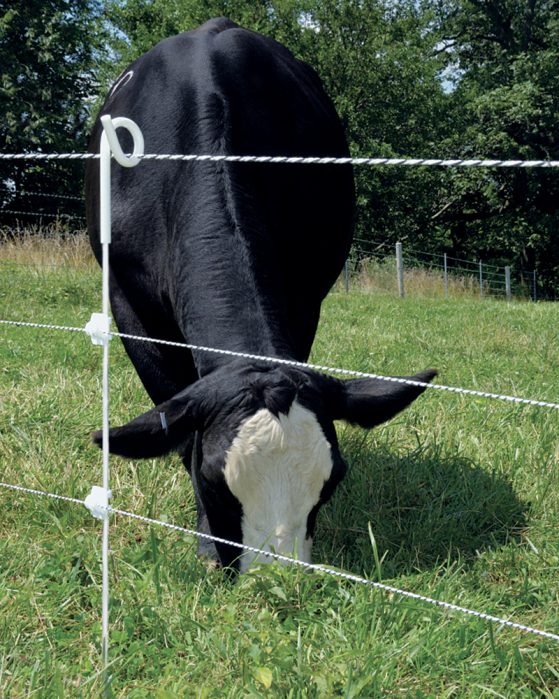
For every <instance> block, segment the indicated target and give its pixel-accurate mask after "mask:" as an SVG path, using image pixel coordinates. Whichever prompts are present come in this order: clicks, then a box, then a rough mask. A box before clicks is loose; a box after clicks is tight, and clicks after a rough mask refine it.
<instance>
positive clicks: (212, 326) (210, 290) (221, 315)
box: [175, 233, 301, 375]
mask: <svg viewBox="0 0 559 699" xmlns="http://www.w3.org/2000/svg"><path fill="white" fill-rule="evenodd" d="M241 243H242V241H239V239H238V237H236V236H234V235H232V234H231V233H226V234H223V235H214V236H211V235H208V236H206V238H205V240H203V244H200V241H198V244H195V245H192V244H188V243H186V242H185V243H184V245H185V246H186V248H187V249H186V250H185V252H186V254H187V256H188V259H189V260H190V264H189V266H188V278H181V276H180V275H181V270H178V274H179V291H178V294H177V296H178V297H176V301H175V307H176V308H177V307H178V311H179V315H180V324H181V329H182V331H183V334H184V336H185V338H186V339H187V341H188V342H189V343H190V344H194V345H198V346H204V347H213V348H216V349H223V350H230V351H234V352H241V353H247V354H256V355H261V356H271V357H279V358H284V359H300V358H301V357H300V356H298V352H297V351H296V350H295V348H294V346H293V343H292V340H291V337H290V327H289V319H288V317H287V316H288V314H287V310H286V307H285V305H286V304H285V297H284V293H283V289H282V288H281V284H282V282H281V279H280V277H279V274H278V272H277V265H278V264H279V262H278V260H273V259H271V256H270V254H269V252H265V253H264V256H265V257H266V258H267V259H264V260H261V259H260V258H259V259H258V262H257V260H256V259H255V258H254V254H253V253H254V251H253V252H251V251H249V250H248V248H246V247H245V246H244V245H243V244H241ZM274 265H276V267H274ZM263 269H264V270H266V273H264V272H263V271H262V270H263ZM184 274H185V275H186V271H185V272H184ZM194 358H195V362H196V366H197V369H198V371H199V373H200V374H201V375H205V374H207V373H210V372H211V371H213V370H214V369H216V368H218V367H220V366H223V364H224V363H227V362H230V361H231V357H229V356H224V355H219V354H215V353H209V352H201V351H195V352H194Z"/></svg>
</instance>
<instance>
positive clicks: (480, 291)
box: [479, 260, 483, 298]
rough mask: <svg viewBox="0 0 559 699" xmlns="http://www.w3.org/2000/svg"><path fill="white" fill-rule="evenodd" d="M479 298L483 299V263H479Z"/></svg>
mask: <svg viewBox="0 0 559 699" xmlns="http://www.w3.org/2000/svg"><path fill="white" fill-rule="evenodd" d="M479 297H480V298H483V262H482V261H481V260H480V261H479Z"/></svg>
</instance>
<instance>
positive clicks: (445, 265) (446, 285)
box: [443, 252, 448, 299]
mask: <svg viewBox="0 0 559 699" xmlns="http://www.w3.org/2000/svg"><path fill="white" fill-rule="evenodd" d="M443 266H444V297H445V299H447V298H448V258H447V254H446V252H445V253H443Z"/></svg>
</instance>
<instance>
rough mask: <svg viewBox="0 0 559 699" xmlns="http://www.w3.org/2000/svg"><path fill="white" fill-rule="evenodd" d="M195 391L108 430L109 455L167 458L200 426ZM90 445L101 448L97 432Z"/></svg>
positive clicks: (186, 392) (100, 438) (198, 403)
mask: <svg viewBox="0 0 559 699" xmlns="http://www.w3.org/2000/svg"><path fill="white" fill-rule="evenodd" d="M197 393H198V391H195V390H192V388H188V389H186V390H185V391H183V392H182V393H178V394H177V395H176V396H174V397H173V398H171V400H168V401H166V402H165V403H161V404H160V405H158V406H156V407H155V408H153V409H152V410H148V412H147V413H144V414H143V415H140V416H139V417H137V418H135V419H134V420H131V421H130V422H128V423H127V424H126V425H122V426H121V427H113V428H111V429H110V430H109V451H110V452H111V454H118V455H120V456H126V457H128V458H130V459H147V458H151V457H155V456H162V455H163V454H167V453H168V452H170V451H171V450H172V449H174V448H175V447H177V446H178V445H179V444H181V443H182V442H183V441H184V440H185V439H186V438H187V437H188V435H189V433H192V432H194V431H196V430H197V429H199V428H200V427H201V426H202V425H203V415H202V409H201V402H200V401H199V400H198V396H197ZM92 437H93V441H94V442H95V444H97V446H99V447H100V446H101V445H102V432H101V430H99V431H97V432H94V433H93V435H92Z"/></svg>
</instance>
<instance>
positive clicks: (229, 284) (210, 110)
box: [87, 19, 354, 356]
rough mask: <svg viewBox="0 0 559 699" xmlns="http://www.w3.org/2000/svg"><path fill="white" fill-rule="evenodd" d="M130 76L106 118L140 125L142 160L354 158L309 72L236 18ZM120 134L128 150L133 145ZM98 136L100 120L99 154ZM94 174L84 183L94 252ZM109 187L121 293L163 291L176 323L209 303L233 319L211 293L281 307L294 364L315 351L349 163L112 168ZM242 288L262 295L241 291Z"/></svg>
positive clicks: (341, 236) (348, 208) (347, 208)
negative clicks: (155, 156)
mask: <svg viewBox="0 0 559 699" xmlns="http://www.w3.org/2000/svg"><path fill="white" fill-rule="evenodd" d="M123 75H124V76H125V79H124V80H120V81H117V83H116V88H113V91H112V93H111V94H110V95H109V97H108V99H107V101H106V103H105V105H104V107H103V109H102V111H101V114H111V115H112V116H113V117H116V116H127V117H129V118H131V119H133V120H134V121H136V122H137V123H138V125H139V126H140V128H141V129H142V131H143V133H144V138H145V143H146V151H147V152H148V153H196V154H242V155H244V154H248V155H288V156H289V155H303V156H304V155H311V156H344V155H347V146H346V143H345V138H344V135H343V131H342V127H341V124H340V122H339V119H338V117H337V115H336V113H335V110H334V108H333V106H332V104H331V102H330V100H329V98H328V97H327V96H326V94H325V93H324V91H323V89H322V87H321V84H320V81H319V79H318V77H317V76H316V74H315V73H314V71H313V70H312V69H311V68H310V67H308V66H307V65H306V64H304V63H302V62H300V61H297V60H296V59H295V58H294V57H293V56H292V54H291V53H290V52H289V51H288V50H287V49H285V48H284V47H282V46H281V45H279V44H277V43H276V42H275V41H273V40H271V39H269V38H266V37H263V36H261V35H259V34H256V33H253V32H250V31H247V30H244V29H241V28H239V27H237V26H236V25H235V24H233V23H232V22H229V21H228V20H224V19H222V20H212V21H211V22H208V23H207V24H206V25H203V26H202V27H201V28H199V29H197V30H194V31H192V32H188V33H186V34H181V35H179V36H176V37H172V38H170V39H167V40H165V41H163V42H161V43H160V44H158V45H157V46H156V47H155V48H154V49H152V50H151V51H149V52H148V53H147V54H145V55H144V56H142V57H140V58H139V59H138V60H137V61H135V62H134V63H132V64H131V66H129V68H128V69H127V71H125V72H124V74H123ZM119 82H120V84H119ZM119 136H120V137H121V140H122V142H123V146H124V150H125V151H126V150H129V149H130V148H131V146H130V142H129V138H128V137H127V135H126V134H124V132H123V131H119ZM99 137H100V125H99V122H97V124H96V127H95V131H94V134H93V138H92V150H97V149H98V143H99ZM97 167H98V166H97V164H96V163H93V164H91V165H90V166H89V171H88V177H87V188H88V189H89V190H90V196H89V211H88V219H89V228H90V233H91V235H92V243H93V245H94V248H95V247H96V246H97V242H96V237H97V220H98V214H97V211H96V197H95V196H91V193H92V191H93V190H95V189H96V188H97ZM113 191H114V196H113V244H112V250H111V252H112V260H113V263H112V264H113V272H114V274H115V277H116V278H120V280H121V282H122V284H123V285H126V284H129V285H130V286H131V287H132V286H134V287H136V288H144V287H145V286H146V284H153V285H155V287H156V288H157V290H158V293H159V294H161V295H162V296H164V297H165V298H170V299H171V303H172V304H173V305H174V307H175V308H176V309H177V311H178V313H177V315H178V316H179V317H181V314H183V315H184V314H188V313H192V309H195V308H198V307H199V305H200V304H199V301H198V299H199V297H201V296H203V295H205V298H206V301H205V302H204V303H203V304H202V305H205V306H206V307H208V306H209V307H217V308H218V311H220V312H221V315H223V314H224V313H226V312H230V311H231V310H233V311H234V308H229V307H227V304H226V305H225V306H224V308H223V309H221V308H220V307H219V303H220V302H221V301H222V299H221V296H222V295H223V291H220V290H216V288H215V287H216V285H217V286H219V285H220V284H222V289H225V290H227V289H228V288H230V289H233V290H235V291H236V292H240V293H238V294H237V296H238V297H239V299H240V303H241V304H242V303H243V298H244V297H247V298H248V296H249V295H251V294H253V293H254V291H255V290H256V293H257V295H260V296H261V297H262V298H264V299H265V300H266V303H268V304H271V305H272V306H274V305H275V308H272V310H271V312H272V315H273V316H274V323H277V324H278V325H279V326H280V327H279V328H278V330H279V332H280V333H281V332H283V333H284V334H286V335H291V336H292V339H293V341H294V343H295V345H296V350H297V351H296V354H297V355H299V356H303V355H305V354H308V351H309V350H310V344H311V342H312V339H313V337H314V332H315V329H316V322H317V320H318V312H319V306H320V301H321V300H322V298H323V297H324V295H325V294H326V293H327V291H328V289H329V288H330V286H331V284H332V283H333V282H334V280H335V278H336V276H337V274H338V273H339V271H340V268H341V266H342V265H343V262H344V260H345V257H346V255H347V252H348V249H349V245H350V242H351V228H352V211H353V203H354V200H353V198H354V195H353V179H352V173H351V169H350V168H349V167H347V166H339V165H331V166H318V165H276V164H265V165H262V164H241V163H207V162H204V163H202V162H188V163H185V162H168V161H166V162H153V161H144V162H142V163H141V164H140V165H139V166H138V167H137V168H135V169H133V170H125V169H124V168H120V167H118V166H115V167H113ZM97 247H98V246H97ZM247 281H250V285H253V286H254V288H252V289H249V288H248V287H247V288H246V290H244V286H243V285H244V284H245V282H247ZM208 282H209V283H208ZM202 287H203V288H202ZM208 294H209V296H210V297H211V295H212V294H216V298H215V299H214V300H213V302H212V299H211V298H210V299H209V303H208ZM221 315H220V313H218V316H219V317H221ZM248 315H250V314H248V313H247V316H248ZM117 322H118V318H117ZM178 322H179V324H181V320H180V318H179V321H178ZM205 322H206V324H207V323H210V324H211V323H212V322H213V321H212V319H211V318H209V319H208V318H207V319H206V321H205ZM216 322H218V321H217V320H216ZM239 322H241V321H239ZM186 326H188V323H186V322H182V324H181V330H182V332H183V335H184V336H185V337H186V335H187V334H189V332H188V330H189V328H188V327H186ZM199 326H200V327H201V324H200V323H199ZM197 327H198V326H197V325H196V324H194V325H193V326H192V331H193V332H194V333H195V334H198V330H197ZM187 339H188V340H189V341H198V340H199V339H200V338H193V337H188V338H187ZM205 339H208V338H205Z"/></svg>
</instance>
